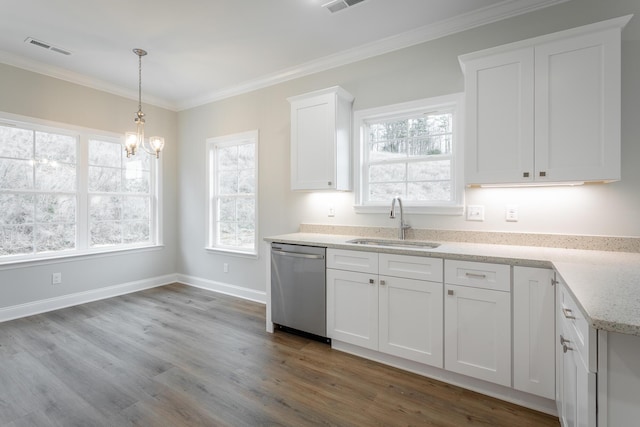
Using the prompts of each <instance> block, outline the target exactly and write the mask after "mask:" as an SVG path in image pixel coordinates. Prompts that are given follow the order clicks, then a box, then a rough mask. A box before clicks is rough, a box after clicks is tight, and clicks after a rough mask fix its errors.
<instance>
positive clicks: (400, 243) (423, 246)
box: [347, 238, 440, 249]
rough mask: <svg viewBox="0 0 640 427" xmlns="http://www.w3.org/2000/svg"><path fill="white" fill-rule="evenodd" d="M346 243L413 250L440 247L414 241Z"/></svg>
mask: <svg viewBox="0 0 640 427" xmlns="http://www.w3.org/2000/svg"><path fill="white" fill-rule="evenodd" d="M347 243H353V244H355V245H368V246H392V247H397V248H415V249H434V248H437V247H438V246H440V243H434V242H418V241H415V240H385V239H367V238H361V239H353V240H347Z"/></svg>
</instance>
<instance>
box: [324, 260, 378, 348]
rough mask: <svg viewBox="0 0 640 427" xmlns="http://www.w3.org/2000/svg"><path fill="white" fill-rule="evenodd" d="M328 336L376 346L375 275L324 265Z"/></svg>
mask: <svg viewBox="0 0 640 427" xmlns="http://www.w3.org/2000/svg"><path fill="white" fill-rule="evenodd" d="M327 334H328V336H329V338H331V339H335V340H338V341H344V342H346V343H350V344H354V345H359V346H361V347H365V348H369V349H372V350H377V349H378V276H377V275H372V274H367V273H358V272H353V271H342V270H332V269H327Z"/></svg>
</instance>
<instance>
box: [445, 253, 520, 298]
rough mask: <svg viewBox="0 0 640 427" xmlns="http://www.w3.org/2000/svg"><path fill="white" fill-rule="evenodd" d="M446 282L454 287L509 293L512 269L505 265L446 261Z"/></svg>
mask: <svg viewBox="0 0 640 427" xmlns="http://www.w3.org/2000/svg"><path fill="white" fill-rule="evenodd" d="M444 281H445V283H449V284H452V285H461V286H472V287H475V288H482V289H493V290H496V291H504V292H509V291H510V290H511V267H510V266H508V265H504V264H488V263H484V262H470V261H455V260H446V261H445V263H444Z"/></svg>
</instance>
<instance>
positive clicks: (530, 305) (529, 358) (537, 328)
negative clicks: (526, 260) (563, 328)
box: [513, 267, 556, 399]
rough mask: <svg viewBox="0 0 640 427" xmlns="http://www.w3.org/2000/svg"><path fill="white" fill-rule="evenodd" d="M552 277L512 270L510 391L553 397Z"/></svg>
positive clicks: (523, 269) (545, 272) (528, 270)
mask: <svg viewBox="0 0 640 427" xmlns="http://www.w3.org/2000/svg"><path fill="white" fill-rule="evenodd" d="M553 280H554V273H553V271H552V270H548V269H545V268H530V267H514V268H513V388H515V389H516V390H521V391H525V392H527V393H531V394H535V395H538V396H541V397H546V398H547V399H555V397H556V384H555V381H556V360H555V357H556V356H555V342H556V338H555V321H554V313H555V286H554V284H553Z"/></svg>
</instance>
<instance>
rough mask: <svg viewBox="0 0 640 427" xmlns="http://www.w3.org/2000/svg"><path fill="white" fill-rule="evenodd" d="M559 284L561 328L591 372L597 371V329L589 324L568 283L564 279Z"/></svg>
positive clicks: (570, 344)
mask: <svg viewBox="0 0 640 427" xmlns="http://www.w3.org/2000/svg"><path fill="white" fill-rule="evenodd" d="M559 284H560V293H559V299H560V301H558V310H559V313H558V319H559V321H560V322H561V323H562V325H561V330H562V331H563V332H564V333H565V334H566V335H568V336H565V337H564V338H565V339H568V340H569V341H570V342H568V343H567V346H568V347H569V348H572V349H573V350H574V351H577V352H578V354H579V355H580V359H582V362H583V363H584V365H585V367H586V368H587V369H588V370H589V371H590V372H596V371H597V359H596V330H595V329H594V328H591V327H590V326H589V322H588V321H587V319H586V318H585V316H584V314H583V313H582V310H581V309H580V308H579V306H578V304H576V302H575V300H574V299H573V297H572V296H571V294H570V293H569V290H568V289H567V287H566V285H564V284H563V283H562V281H560V283H559Z"/></svg>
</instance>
